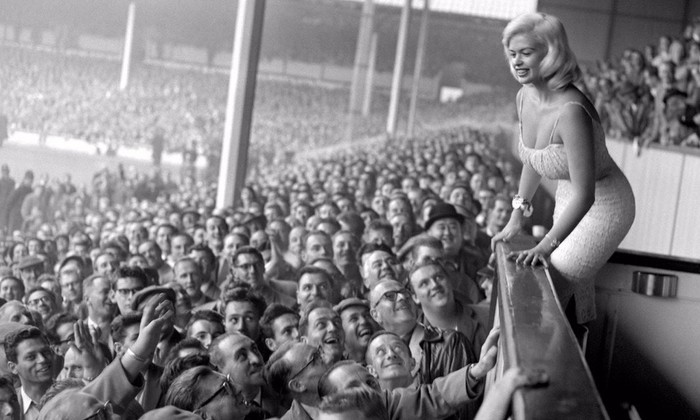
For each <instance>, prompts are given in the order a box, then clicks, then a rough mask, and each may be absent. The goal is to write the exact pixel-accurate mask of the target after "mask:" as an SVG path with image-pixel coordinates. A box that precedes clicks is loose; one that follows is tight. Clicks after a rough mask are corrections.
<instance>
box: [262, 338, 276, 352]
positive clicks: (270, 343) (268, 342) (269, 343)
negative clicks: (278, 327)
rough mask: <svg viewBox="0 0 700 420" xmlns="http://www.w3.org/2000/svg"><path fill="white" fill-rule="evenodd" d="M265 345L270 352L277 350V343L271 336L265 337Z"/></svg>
mask: <svg viewBox="0 0 700 420" xmlns="http://www.w3.org/2000/svg"><path fill="white" fill-rule="evenodd" d="M265 345H266V346H267V348H268V349H270V351H271V352H274V351H275V350H277V343H275V340H273V339H272V338H266V339H265Z"/></svg>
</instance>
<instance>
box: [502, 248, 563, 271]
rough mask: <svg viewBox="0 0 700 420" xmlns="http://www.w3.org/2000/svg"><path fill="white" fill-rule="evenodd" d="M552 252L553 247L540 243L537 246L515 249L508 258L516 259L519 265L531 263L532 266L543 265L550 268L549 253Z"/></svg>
mask: <svg viewBox="0 0 700 420" xmlns="http://www.w3.org/2000/svg"><path fill="white" fill-rule="evenodd" d="M551 253H552V248H551V247H549V246H544V245H542V243H540V244H538V245H537V246H536V247H534V248H530V249H526V250H524V251H513V252H511V253H510V254H508V256H507V258H508V259H509V260H514V261H515V263H516V264H517V265H522V266H526V265H529V266H532V267H534V266H536V265H542V266H544V268H549V255H550V254H551Z"/></svg>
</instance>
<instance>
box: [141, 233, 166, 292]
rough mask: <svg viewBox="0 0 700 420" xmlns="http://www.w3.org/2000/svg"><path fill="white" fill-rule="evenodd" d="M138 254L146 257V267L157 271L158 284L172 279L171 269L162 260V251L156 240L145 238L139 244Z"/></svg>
mask: <svg viewBox="0 0 700 420" xmlns="http://www.w3.org/2000/svg"><path fill="white" fill-rule="evenodd" d="M139 254H141V255H143V256H144V257H146V261H147V262H148V267H150V268H152V269H154V270H157V271H158V284H168V283H170V282H171V281H173V280H174V279H173V269H172V268H170V266H169V265H168V264H166V263H165V260H163V252H162V251H161V249H160V246H158V244H157V243H156V241H152V240H147V241H144V242H143V243H141V245H139Z"/></svg>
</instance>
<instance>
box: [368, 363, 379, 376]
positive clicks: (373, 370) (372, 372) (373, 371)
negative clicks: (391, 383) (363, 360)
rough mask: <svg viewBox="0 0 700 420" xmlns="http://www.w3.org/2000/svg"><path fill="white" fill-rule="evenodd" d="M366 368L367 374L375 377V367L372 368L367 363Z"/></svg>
mask: <svg viewBox="0 0 700 420" xmlns="http://www.w3.org/2000/svg"><path fill="white" fill-rule="evenodd" d="M367 370H368V371H369V374H370V375H372V376H374V377H375V378H377V377H378V376H377V369H375V368H374V366H372V365H367Z"/></svg>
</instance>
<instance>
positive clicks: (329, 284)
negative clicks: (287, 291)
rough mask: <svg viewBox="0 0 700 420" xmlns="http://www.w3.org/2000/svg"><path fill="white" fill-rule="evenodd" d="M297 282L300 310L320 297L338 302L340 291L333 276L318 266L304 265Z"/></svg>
mask: <svg viewBox="0 0 700 420" xmlns="http://www.w3.org/2000/svg"><path fill="white" fill-rule="evenodd" d="M297 284H298V286H297V304H298V305H299V309H300V311H303V310H304V308H305V307H306V306H307V305H308V304H310V303H311V302H313V301H315V300H318V299H322V300H327V301H329V302H333V301H335V302H337V295H338V293H337V291H336V290H335V287H334V285H333V281H332V280H331V276H330V275H329V274H328V273H327V272H326V271H324V270H322V269H320V268H318V267H314V266H305V267H302V268H301V270H299V273H298V280H297Z"/></svg>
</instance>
